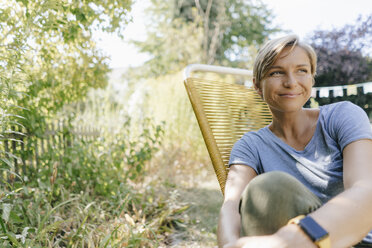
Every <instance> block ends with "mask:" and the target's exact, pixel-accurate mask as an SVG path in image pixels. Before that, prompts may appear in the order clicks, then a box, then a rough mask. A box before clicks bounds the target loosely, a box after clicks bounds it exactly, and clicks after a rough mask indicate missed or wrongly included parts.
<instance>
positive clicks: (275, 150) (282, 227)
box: [218, 35, 372, 248]
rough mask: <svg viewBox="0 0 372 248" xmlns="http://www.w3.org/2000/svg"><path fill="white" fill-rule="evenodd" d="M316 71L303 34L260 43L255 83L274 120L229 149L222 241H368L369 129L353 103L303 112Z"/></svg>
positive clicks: (371, 188) (371, 237) (371, 224)
mask: <svg viewBox="0 0 372 248" xmlns="http://www.w3.org/2000/svg"><path fill="white" fill-rule="evenodd" d="M315 73H316V54H315V52H314V50H313V49H312V48H311V47H310V46H309V45H307V44H305V43H302V42H299V40H298V38H297V36H294V35H291V36H286V37H283V38H279V39H275V40H272V41H269V42H267V43H266V44H265V45H264V46H263V47H262V48H261V49H260V51H259V53H258V56H257V58H256V61H255V64H254V70H253V74H254V79H253V82H254V86H255V88H256V91H257V92H258V94H259V95H261V97H262V99H263V100H264V101H265V102H266V103H267V105H268V106H269V108H270V110H271V112H272V117H273V120H272V123H271V124H270V125H269V126H267V127H265V128H263V129H260V130H259V131H257V132H249V133H247V134H245V135H244V136H243V137H242V138H241V139H240V140H239V141H238V142H237V143H236V144H235V145H234V147H233V149H232V152H231V156H230V163H229V164H230V171H229V174H228V178H227V181H226V187H225V194H224V196H225V198H224V202H223V205H222V207H221V212H220V219H219V226H218V241H219V246H220V247H254V248H257V247H270V248H273V247H281V248H282V247H297V248H298V247H342V248H344V247H351V246H353V245H355V244H358V245H357V246H356V247H372V244H370V243H372V233H369V232H370V231H371V230H372V131H371V126H370V123H369V120H368V117H367V115H366V114H365V112H364V111H363V110H362V109H361V108H359V107H358V106H356V105H354V104H352V103H350V102H340V103H335V104H330V105H327V106H322V107H320V108H319V109H304V108H303V106H304V104H305V103H306V102H307V100H308V99H309V98H310V95H311V90H312V86H313V84H314V76H315ZM292 218H294V219H292ZM362 240H363V241H362Z"/></svg>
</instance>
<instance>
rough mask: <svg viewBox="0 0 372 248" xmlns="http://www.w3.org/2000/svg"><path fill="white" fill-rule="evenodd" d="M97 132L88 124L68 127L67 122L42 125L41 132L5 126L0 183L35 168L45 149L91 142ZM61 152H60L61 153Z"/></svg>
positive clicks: (0, 163)
mask: <svg viewBox="0 0 372 248" xmlns="http://www.w3.org/2000/svg"><path fill="white" fill-rule="evenodd" d="M99 135H100V132H99V130H98V129H95V128H91V127H78V128H76V129H71V128H70V127H69V125H67V123H63V122H56V123H52V124H49V125H47V126H46V128H45V130H44V132H43V134H42V135H38V136H36V135H35V134H30V133H27V131H25V130H24V129H23V128H21V127H20V126H9V127H8V128H6V129H5V132H3V134H2V136H3V137H1V140H0V152H1V153H0V156H1V160H2V161H1V162H0V179H3V180H0V184H1V181H3V182H4V179H5V180H7V181H9V180H10V181H12V180H14V178H15V177H16V175H19V176H22V177H24V176H26V175H28V174H30V173H31V171H36V172H37V171H38V169H39V166H40V157H41V156H42V155H44V154H46V153H48V152H49V151H51V150H52V149H53V150H57V149H58V151H61V152H62V153H63V152H64V151H65V150H66V148H68V147H71V146H72V145H73V143H74V142H75V141H77V140H79V141H92V140H94V139H96V138H98V137H99ZM62 155H63V154H62Z"/></svg>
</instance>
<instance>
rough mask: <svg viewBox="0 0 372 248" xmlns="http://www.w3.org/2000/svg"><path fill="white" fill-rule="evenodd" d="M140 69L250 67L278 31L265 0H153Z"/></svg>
mask: <svg viewBox="0 0 372 248" xmlns="http://www.w3.org/2000/svg"><path fill="white" fill-rule="evenodd" d="M151 3H152V6H151V7H150V8H149V9H148V13H149V16H151V23H150V24H149V30H148V34H147V39H146V40H145V41H135V42H134V44H135V45H136V46H137V47H139V48H140V50H141V52H145V53H149V54H151V55H152V59H150V60H149V61H148V62H147V63H146V64H145V66H144V67H142V68H141V70H140V71H141V74H142V75H143V74H147V75H162V74H163V75H164V74H167V73H169V72H175V71H178V70H179V69H181V68H183V67H184V66H185V65H187V64H189V63H207V64H220V65H230V66H238V65H240V66H247V65H246V63H247V62H248V63H249V62H251V61H250V59H251V57H252V56H251V55H252V51H254V50H255V49H254V48H257V46H258V45H259V44H261V43H262V42H263V41H264V40H265V38H266V37H267V36H268V35H269V34H271V33H273V32H275V31H276V29H275V28H272V27H271V26H270V25H271V15H270V12H269V11H268V9H267V8H266V6H265V5H264V4H262V3H261V2H260V1H254V2H253V1H242V0H223V1H213V0H201V1H199V0H167V1H160V0H152V1H151Z"/></svg>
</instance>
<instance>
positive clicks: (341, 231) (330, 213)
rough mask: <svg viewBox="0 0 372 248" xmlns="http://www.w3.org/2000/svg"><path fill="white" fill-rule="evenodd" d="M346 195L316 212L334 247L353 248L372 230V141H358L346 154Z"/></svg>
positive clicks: (334, 199)
mask: <svg viewBox="0 0 372 248" xmlns="http://www.w3.org/2000/svg"><path fill="white" fill-rule="evenodd" d="M343 157H344V164H343V168H344V186H345V191H344V192H343V193H341V194H339V195H337V196H336V197H335V198H333V199H331V200H330V201H329V202H327V203H326V204H325V205H324V206H323V207H321V208H319V209H318V210H317V211H315V212H313V213H312V214H311V216H312V217H313V218H314V219H315V220H316V221H317V222H318V223H319V224H320V225H321V226H322V227H323V228H325V229H326V230H327V231H328V232H329V234H330V238H331V245H332V247H350V246H352V245H354V244H356V243H358V242H359V241H360V240H361V239H362V238H364V237H365V236H366V235H367V233H368V232H369V231H371V229H372V140H358V141H355V142H352V143H350V144H349V145H347V146H346V147H345V149H344V151H343Z"/></svg>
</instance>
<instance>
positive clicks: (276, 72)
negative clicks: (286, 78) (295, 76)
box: [269, 71, 283, 76]
mask: <svg viewBox="0 0 372 248" xmlns="http://www.w3.org/2000/svg"><path fill="white" fill-rule="evenodd" d="M281 74H283V72H282V71H273V72H270V74H269V75H270V76H278V75H281Z"/></svg>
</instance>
